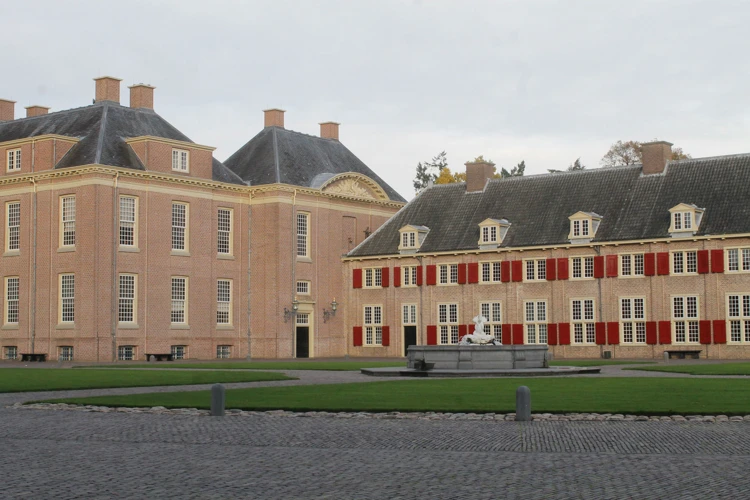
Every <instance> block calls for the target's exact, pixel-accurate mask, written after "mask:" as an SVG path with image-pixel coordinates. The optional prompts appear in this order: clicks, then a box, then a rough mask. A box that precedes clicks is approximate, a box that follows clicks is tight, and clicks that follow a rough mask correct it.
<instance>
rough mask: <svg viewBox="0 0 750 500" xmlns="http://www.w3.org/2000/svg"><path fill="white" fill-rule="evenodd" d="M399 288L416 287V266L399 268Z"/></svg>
mask: <svg viewBox="0 0 750 500" xmlns="http://www.w3.org/2000/svg"><path fill="white" fill-rule="evenodd" d="M401 286H402V287H414V286H417V266H403V267H402V268H401Z"/></svg>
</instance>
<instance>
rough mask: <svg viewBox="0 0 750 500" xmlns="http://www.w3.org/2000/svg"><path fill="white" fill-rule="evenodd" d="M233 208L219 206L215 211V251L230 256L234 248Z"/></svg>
mask: <svg viewBox="0 0 750 500" xmlns="http://www.w3.org/2000/svg"><path fill="white" fill-rule="evenodd" d="M233 223H234V210H232V209H231V208H224V207H220V208H219V209H217V211H216V253H217V254H219V255H223V256H231V255H232V254H233V248H234V231H232V225H233Z"/></svg>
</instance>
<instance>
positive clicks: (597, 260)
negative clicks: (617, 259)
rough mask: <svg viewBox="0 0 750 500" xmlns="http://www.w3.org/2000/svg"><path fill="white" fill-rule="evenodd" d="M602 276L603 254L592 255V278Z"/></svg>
mask: <svg viewBox="0 0 750 500" xmlns="http://www.w3.org/2000/svg"><path fill="white" fill-rule="evenodd" d="M603 277H604V255H597V256H596V257H594V278H603Z"/></svg>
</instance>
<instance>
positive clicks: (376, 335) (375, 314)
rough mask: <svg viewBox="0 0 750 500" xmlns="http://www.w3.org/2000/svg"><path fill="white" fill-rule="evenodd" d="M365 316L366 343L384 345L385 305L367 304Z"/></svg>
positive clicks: (368, 344) (367, 344)
mask: <svg viewBox="0 0 750 500" xmlns="http://www.w3.org/2000/svg"><path fill="white" fill-rule="evenodd" d="M364 316H365V321H364V326H365V338H364V345H366V346H379V345H383V306H365V307H364Z"/></svg>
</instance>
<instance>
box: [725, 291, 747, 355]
mask: <svg viewBox="0 0 750 500" xmlns="http://www.w3.org/2000/svg"><path fill="white" fill-rule="evenodd" d="M727 318H728V319H727V323H728V325H727V327H728V328H727V329H728V331H729V338H728V339H727V340H728V341H729V343H731V344H750V294H740V293H730V294H729V295H727Z"/></svg>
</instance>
